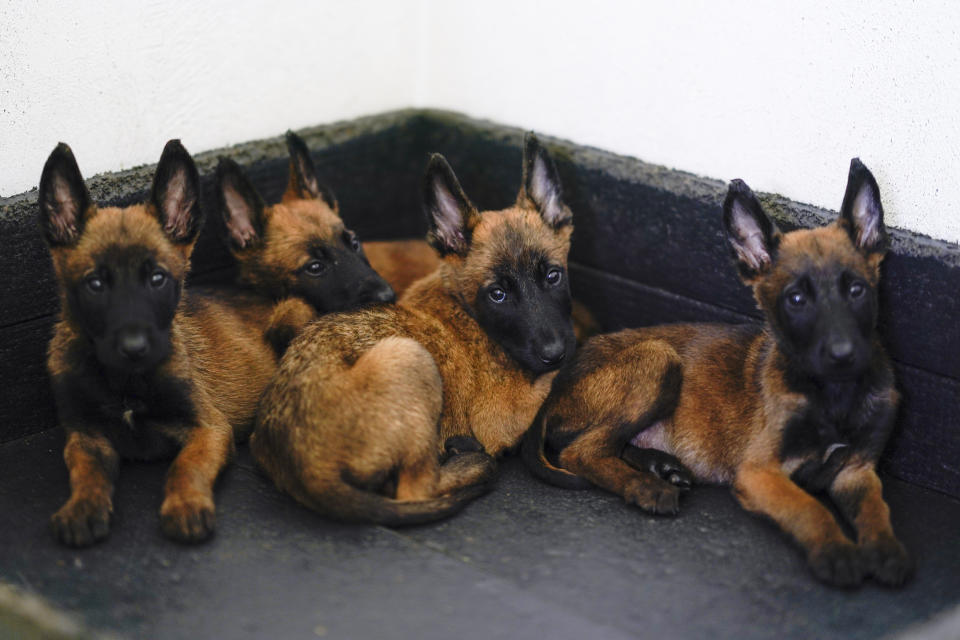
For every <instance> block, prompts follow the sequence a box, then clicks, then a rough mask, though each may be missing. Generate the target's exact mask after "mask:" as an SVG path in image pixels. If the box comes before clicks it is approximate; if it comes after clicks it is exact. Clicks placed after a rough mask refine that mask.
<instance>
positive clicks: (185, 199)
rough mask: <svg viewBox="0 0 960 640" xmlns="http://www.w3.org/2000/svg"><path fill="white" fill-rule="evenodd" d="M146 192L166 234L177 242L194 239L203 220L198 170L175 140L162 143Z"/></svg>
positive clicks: (187, 241)
mask: <svg viewBox="0 0 960 640" xmlns="http://www.w3.org/2000/svg"><path fill="white" fill-rule="evenodd" d="M150 194H151V195H150V200H151V202H152V203H153V206H154V207H155V209H156V213H157V219H159V220H160V226H161V227H163V232H164V233H166V234H167V237H168V238H170V239H171V240H172V241H173V242H175V243H177V244H190V243H191V242H193V241H194V240H196V239H197V234H198V233H199V232H200V227H201V225H202V224H203V213H202V211H201V210H200V174H199V173H197V166H196V165H195V164H194V163H193V158H191V157H190V154H189V153H187V150H186V149H184V148H183V145H182V144H180V141H179V140H170V141H169V142H167V144H166V145H165V146H164V147H163V153H162V154H161V155H160V162H158V163H157V172H156V173H155V174H154V176H153V188H152V189H151V191H150Z"/></svg>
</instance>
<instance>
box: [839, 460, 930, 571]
mask: <svg viewBox="0 0 960 640" xmlns="http://www.w3.org/2000/svg"><path fill="white" fill-rule="evenodd" d="M830 497H831V498H833V501H834V503H835V504H836V505H837V507H838V508H839V509H840V511H841V512H842V513H843V515H844V517H845V518H847V520H848V521H849V522H850V523H851V524H852V525H853V526H854V528H856V530H857V545H858V546H859V548H860V551H861V555H862V556H863V558H864V561H865V564H866V570H867V571H868V572H869V573H870V575H872V576H873V577H874V578H876V579H877V581H879V582H881V583H882V584H886V585H891V586H896V585H900V584H903V582H904V581H905V580H906V579H907V577H908V576H909V575H910V573H911V571H912V570H913V563H912V561H911V560H910V556H909V554H908V553H907V550H906V549H904V547H903V545H902V544H900V541H899V540H897V537H896V536H895V535H894V533H893V526H892V525H891V524H890V508H889V507H887V503H886V502H884V500H883V486H882V484H881V483H880V478H879V477H878V476H877V473H876V471H874V468H873V464H871V463H867V462H859V463H855V464H851V465H849V466H847V467H845V468H844V469H843V470H841V471H840V473H838V474H837V477H836V478H834V481H833V484H831V485H830Z"/></svg>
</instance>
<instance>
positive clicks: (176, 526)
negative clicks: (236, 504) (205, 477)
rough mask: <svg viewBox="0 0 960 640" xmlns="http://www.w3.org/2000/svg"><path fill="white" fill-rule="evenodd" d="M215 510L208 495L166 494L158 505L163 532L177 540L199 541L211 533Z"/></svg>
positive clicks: (214, 520)
mask: <svg viewBox="0 0 960 640" xmlns="http://www.w3.org/2000/svg"><path fill="white" fill-rule="evenodd" d="M215 525H216V510H215V508H214V506H213V500H212V499H211V498H210V497H209V496H205V495H194V496H182V495H179V494H172V495H168V496H167V497H166V499H165V500H164V501H163V504H162V505H161V506H160V526H161V528H162V529H163V534H164V535H165V536H167V537H168V538H171V539H173V540H176V541H178V542H201V541H203V540H206V539H207V538H209V537H210V536H211V535H213V530H214V527H215Z"/></svg>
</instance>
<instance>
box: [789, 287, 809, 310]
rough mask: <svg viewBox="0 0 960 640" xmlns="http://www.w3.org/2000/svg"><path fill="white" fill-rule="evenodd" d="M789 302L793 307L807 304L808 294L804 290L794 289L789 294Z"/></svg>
mask: <svg viewBox="0 0 960 640" xmlns="http://www.w3.org/2000/svg"><path fill="white" fill-rule="evenodd" d="M787 302H789V303H790V306H792V307H802V306H803V305H805V304H807V296H806V294H804V293H803V292H802V291H794V292H793V293H791V294H789V295H788V296H787Z"/></svg>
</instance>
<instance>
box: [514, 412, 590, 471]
mask: <svg viewBox="0 0 960 640" xmlns="http://www.w3.org/2000/svg"><path fill="white" fill-rule="evenodd" d="M546 414H547V403H546V402H545V403H544V404H543V406H541V407H540V411H538V412H537V417H536V418H534V419H533V424H531V425H530V428H529V429H527V432H526V433H525V434H524V435H523V443H522V444H521V446H520V455H521V457H522V458H523V463H524V464H525V465H526V466H527V469H529V470H530V473H532V474H533V475H534V476H536V477H537V478H539V479H540V480H543V481H544V482H547V483H549V484H552V485H556V486H558V487H563V488H564V489H588V488H590V487H591V486H592V485H591V484H590V483H589V482H587V481H586V480H584V479H583V478H581V477H580V476H578V475H576V474H574V473H570V472H569V471H567V470H566V469H562V468H560V467H558V466H556V465H554V464H552V463H551V462H550V461H549V460H547V455H546V453H545V451H544V442H545V440H546V437H547V420H546V418H547V415H546Z"/></svg>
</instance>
